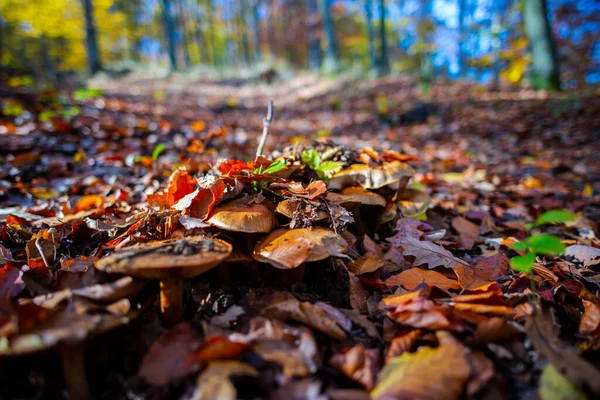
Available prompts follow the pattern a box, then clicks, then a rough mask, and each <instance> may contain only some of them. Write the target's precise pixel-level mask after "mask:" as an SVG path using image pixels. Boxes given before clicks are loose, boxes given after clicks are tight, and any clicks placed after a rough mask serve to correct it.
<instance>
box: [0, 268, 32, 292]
mask: <svg viewBox="0 0 600 400" xmlns="http://www.w3.org/2000/svg"><path fill="white" fill-rule="evenodd" d="M22 278H23V272H22V271H21V270H20V269H19V268H17V267H15V266H13V265H11V264H6V265H5V266H4V267H1V268H0V297H15V296H17V295H18V294H19V293H21V292H22V291H23V289H25V287H26V284H25V282H23V279H22Z"/></svg>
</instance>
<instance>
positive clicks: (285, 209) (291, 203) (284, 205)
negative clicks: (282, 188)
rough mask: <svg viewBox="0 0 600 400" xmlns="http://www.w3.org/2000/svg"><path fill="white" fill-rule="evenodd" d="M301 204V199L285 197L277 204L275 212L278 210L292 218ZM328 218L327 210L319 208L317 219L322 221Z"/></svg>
mask: <svg viewBox="0 0 600 400" xmlns="http://www.w3.org/2000/svg"><path fill="white" fill-rule="evenodd" d="M299 204H301V202H300V201H297V200H292V199H285V200H283V201H281V202H279V204H277V208H275V212H277V213H279V214H281V215H284V216H286V217H288V218H292V217H293V216H294V211H296V210H297V208H298V205H299ZM327 218H329V215H327V213H326V212H325V211H322V210H317V218H316V221H321V220H324V219H327Z"/></svg>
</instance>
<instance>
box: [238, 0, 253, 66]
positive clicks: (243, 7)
mask: <svg viewBox="0 0 600 400" xmlns="http://www.w3.org/2000/svg"><path fill="white" fill-rule="evenodd" d="M247 4H248V3H247V2H246V1H242V2H241V4H240V8H239V21H240V22H239V29H240V34H241V41H242V52H243V54H244V63H245V64H246V65H250V42H249V40H248V25H247V24H246V19H247V18H248V7H247Z"/></svg>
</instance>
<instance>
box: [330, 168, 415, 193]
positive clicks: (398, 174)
mask: <svg viewBox="0 0 600 400" xmlns="http://www.w3.org/2000/svg"><path fill="white" fill-rule="evenodd" d="M414 172H415V171H414V170H413V169H412V167H411V166H410V165H408V164H407V163H405V162H402V161H391V162H387V163H384V164H383V165H382V166H379V167H369V166H368V165H366V164H353V165H351V166H350V167H349V168H347V169H345V170H343V171H340V172H338V173H337V174H335V175H334V176H333V177H332V178H331V179H330V180H329V182H328V183H327V187H328V188H329V189H338V190H341V189H343V188H344V187H346V186H358V185H360V186H362V187H363V188H365V189H379V188H381V187H384V186H387V185H390V184H392V183H395V182H398V181H399V180H400V179H402V178H403V177H410V176H412V175H413V174H414Z"/></svg>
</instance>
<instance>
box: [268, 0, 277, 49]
mask: <svg viewBox="0 0 600 400" xmlns="http://www.w3.org/2000/svg"><path fill="white" fill-rule="evenodd" d="M267 37H268V38H269V51H270V52H271V55H272V56H275V55H276V54H277V49H276V43H275V40H276V39H275V3H274V0H270V2H269V18H267Z"/></svg>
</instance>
